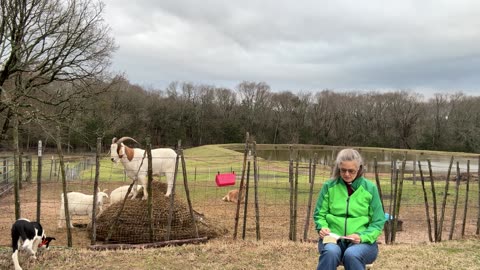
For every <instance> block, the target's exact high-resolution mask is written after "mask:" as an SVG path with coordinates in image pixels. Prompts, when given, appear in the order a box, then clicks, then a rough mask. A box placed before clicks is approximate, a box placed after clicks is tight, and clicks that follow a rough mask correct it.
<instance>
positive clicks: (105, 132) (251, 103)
mask: <svg viewBox="0 0 480 270" xmlns="http://www.w3.org/2000/svg"><path fill="white" fill-rule="evenodd" d="M0 119H1V120H3V121H4V122H5V120H6V119H8V116H7V115H6V113H5V112H2V113H1V114H0ZM42 125H43V126H42ZM4 130H8V129H5V127H4ZM48 130H49V128H48V124H45V123H42V122H41V121H30V122H28V123H21V125H20V145H21V146H22V148H23V149H35V147H36V143H37V141H38V140H42V141H44V143H46V144H47V145H48V146H50V147H54V146H55V143H54V142H53V140H52V139H49V133H48ZM63 131H64V132H63V136H64V137H65V138H64V139H63V140H62V141H63V143H65V144H66V145H67V149H69V150H73V151H85V150H87V151H90V150H92V149H93V148H94V146H95V142H96V138H97V137H99V136H100V137H103V138H104V144H105V146H106V147H108V146H109V144H110V142H111V139H112V138H113V137H122V136H130V137H133V138H135V139H137V140H138V141H140V142H144V139H145V138H146V137H147V136H149V137H150V138H151V141H152V144H153V146H168V147H172V146H174V145H175V144H176V143H177V141H178V140H181V141H182V145H183V146H184V147H188V146H199V145H203V144H219V143H241V142H243V141H244V140H245V133H246V132H249V133H250V135H252V136H254V140H255V141H256V142H257V143H267V144H317V145H349V146H371V147H386V148H404V149H425V150H442V151H460V152H476V153H480V97H477V96H466V95H465V94H463V93H461V92H459V93H455V94H435V95H433V96H432V97H430V98H425V97H423V96H422V95H421V94H419V93H415V92H409V91H393V92H387V93H380V92H375V91H370V92H337V91H332V90H321V91H320V90H319V91H316V92H290V91H283V92H273V91H272V90H271V89H270V87H269V86H268V84H266V83H263V82H260V83H258V82H246V81H245V82H242V83H240V84H239V85H238V86H237V87H235V89H226V88H218V87H215V86H211V85H196V84H193V83H186V82H173V83H171V84H170V85H169V86H168V87H167V88H166V89H163V90H150V89H145V88H142V87H140V86H137V85H132V84H130V83H129V82H128V81H127V80H125V79H122V80H120V82H118V83H117V84H115V85H113V86H112V87H110V90H109V91H108V92H106V93H103V94H101V95H98V96H97V97H96V98H91V99H89V100H88V102H87V103H86V104H84V105H83V106H82V108H81V110H78V112H77V113H75V114H74V115H72V116H71V117H70V118H69V120H68V122H67V125H65V127H64V129H63ZM8 134H9V133H8V132H7V133H4V134H3V135H4V136H3V138H4V139H5V138H9V135H8ZM50 135H51V134H50ZM1 146H2V148H7V149H8V148H9V144H8V143H7V142H6V140H2V143H1Z"/></svg>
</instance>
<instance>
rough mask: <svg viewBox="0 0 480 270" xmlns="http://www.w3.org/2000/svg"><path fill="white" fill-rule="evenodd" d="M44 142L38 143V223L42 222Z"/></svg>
mask: <svg viewBox="0 0 480 270" xmlns="http://www.w3.org/2000/svg"><path fill="white" fill-rule="evenodd" d="M42 151H43V149H42V141H38V154H37V156H38V162H37V163H38V164H37V222H40V218H41V214H40V209H41V204H42V199H41V195H42Z"/></svg>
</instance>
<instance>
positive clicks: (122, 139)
mask: <svg viewBox="0 0 480 270" xmlns="http://www.w3.org/2000/svg"><path fill="white" fill-rule="evenodd" d="M126 140H132V141H134V142H136V143H138V144H140V143H139V142H137V141H136V140H135V139H134V138H131V137H122V138H120V139H118V141H117V142H116V143H117V144H121V143H122V142H124V141H126Z"/></svg>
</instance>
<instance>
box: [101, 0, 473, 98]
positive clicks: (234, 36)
mask: <svg viewBox="0 0 480 270" xmlns="http://www.w3.org/2000/svg"><path fill="white" fill-rule="evenodd" d="M104 3H105V4H106V13H105V19H106V23H107V24H108V25H110V27H111V28H112V30H113V33H114V37H115V41H116V44H117V45H118V46H119V49H118V50H117V51H116V52H115V55H114V58H113V66H112V70H113V71H115V72H121V73H124V74H125V75H126V77H127V79H128V80H129V81H130V82H131V83H135V84H139V85H142V86H144V87H148V88H150V87H154V88H157V89H164V88H165V87H166V86H167V85H168V84H169V83H170V82H172V81H188V82H192V83H194V84H209V85H214V86H217V87H228V88H231V89H234V88H235V86H236V85H238V84H239V83H240V82H242V81H255V82H266V83H267V84H268V85H270V87H271V89H272V90H273V91H284V90H290V91H292V92H297V91H317V90H323V89H332V90H335V91H357V90H358V91H371V90H375V91H392V90H411V91H413V92H418V93H422V94H427V95H428V93H440V92H441V93H448V92H458V91H462V92H463V93H465V94H467V95H480V1H478V0H451V1H445V0H435V1H433V0H431V1H430V0H422V1H418V0H401V1H400V0H397V1H390V0H369V1H356V0H351V1H345V0H335V1H324V0H312V1H306V0H295V1H293V0H290V1H282V0H242V1H229V0H201V1H199V0H160V1H157V0H135V1H131V0H128V1H127V0H104Z"/></svg>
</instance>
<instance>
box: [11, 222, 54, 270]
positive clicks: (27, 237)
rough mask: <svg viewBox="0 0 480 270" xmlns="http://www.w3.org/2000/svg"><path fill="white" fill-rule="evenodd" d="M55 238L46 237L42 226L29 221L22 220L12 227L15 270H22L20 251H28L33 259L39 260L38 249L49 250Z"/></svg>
mask: <svg viewBox="0 0 480 270" xmlns="http://www.w3.org/2000/svg"><path fill="white" fill-rule="evenodd" d="M52 240H55V238H53V237H46V235H45V231H44V230H43V228H42V225H40V223H38V222H35V221H34V222H31V221H30V220H28V219H25V218H21V219H19V220H17V221H15V223H13V225H12V249H13V254H12V260H13V265H14V266H15V270H22V268H21V267H20V264H19V263H18V250H26V251H27V252H28V253H29V254H30V255H31V256H32V257H31V258H32V259H37V257H36V253H37V249H38V248H40V247H45V248H47V249H48V245H49V244H50V241H52Z"/></svg>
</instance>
